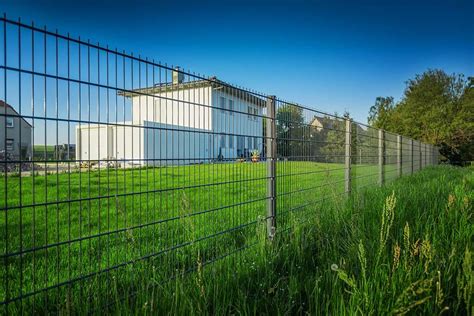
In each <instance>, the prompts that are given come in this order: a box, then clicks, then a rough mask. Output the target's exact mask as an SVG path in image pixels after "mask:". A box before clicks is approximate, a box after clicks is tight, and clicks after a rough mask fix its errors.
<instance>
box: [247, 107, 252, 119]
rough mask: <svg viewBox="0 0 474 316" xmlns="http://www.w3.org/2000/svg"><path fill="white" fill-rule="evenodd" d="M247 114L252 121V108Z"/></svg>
mask: <svg viewBox="0 0 474 316" xmlns="http://www.w3.org/2000/svg"><path fill="white" fill-rule="evenodd" d="M247 114H248V115H247V116H248V118H249V120H251V119H252V107H250V106H248V107H247Z"/></svg>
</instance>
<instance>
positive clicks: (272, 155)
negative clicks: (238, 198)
mask: <svg viewBox="0 0 474 316" xmlns="http://www.w3.org/2000/svg"><path fill="white" fill-rule="evenodd" d="M275 100H276V97H275V96H270V97H268V98H267V126H266V129H267V131H266V136H267V138H266V142H267V233H268V238H269V239H273V237H274V236H275V230H276V153H277V151H276V123H275V116H276V114H275Z"/></svg>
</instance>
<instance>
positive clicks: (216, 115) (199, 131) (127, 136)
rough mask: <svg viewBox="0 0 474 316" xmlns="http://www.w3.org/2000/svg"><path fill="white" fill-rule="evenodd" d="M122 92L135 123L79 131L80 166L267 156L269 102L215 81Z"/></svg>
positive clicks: (178, 78)
mask: <svg viewBox="0 0 474 316" xmlns="http://www.w3.org/2000/svg"><path fill="white" fill-rule="evenodd" d="M183 77H184V76H183V75H182V73H179V71H174V72H173V79H172V82H170V83H164V84H157V85H154V86H153V87H148V88H143V89H136V90H133V92H119V95H120V96H123V97H127V98H132V120H131V121H129V122H116V123H112V124H99V125H97V124H90V125H89V124H85V125H79V126H77V127H76V153H77V160H81V161H88V160H92V161H97V160H104V159H112V160H115V159H117V160H121V161H124V162H126V163H128V164H136V165H145V164H148V165H150V164H152V165H162V164H192V163H202V162H210V161H215V160H228V159H229V160H234V159H236V158H239V157H248V156H249V155H250V153H251V151H253V150H258V151H260V152H262V151H263V144H264V141H263V118H262V115H263V109H264V107H265V100H264V99H262V98H259V97H256V96H255V95H253V94H251V93H248V92H245V91H242V90H240V89H237V88H234V87H231V86H228V85H227V84H225V83H224V82H222V81H219V80H217V79H215V78H211V79H209V80H194V81H189V82H184V80H183V79H184V78H183Z"/></svg>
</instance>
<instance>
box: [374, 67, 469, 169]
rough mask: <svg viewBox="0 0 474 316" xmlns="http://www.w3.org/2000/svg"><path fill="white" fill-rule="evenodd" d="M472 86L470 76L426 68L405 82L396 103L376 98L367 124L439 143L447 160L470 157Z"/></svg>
mask: <svg viewBox="0 0 474 316" xmlns="http://www.w3.org/2000/svg"><path fill="white" fill-rule="evenodd" d="M473 89H474V84H473V80H472V79H471V78H469V79H468V80H466V79H465V77H464V76H463V75H456V74H452V75H448V74H446V73H445V72H444V71H442V70H428V71H426V72H424V73H423V74H421V75H416V76H415V78H414V79H409V80H408V81H407V87H406V89H405V92H404V96H403V98H402V100H401V101H400V102H398V103H397V104H390V102H389V101H390V99H392V100H393V98H377V101H376V104H375V105H374V106H373V107H372V108H371V110H370V112H369V124H370V125H372V126H374V127H379V128H384V129H386V130H389V131H392V132H395V133H399V134H401V135H405V136H409V137H412V138H414V139H418V140H421V141H423V142H426V143H430V144H434V145H436V146H439V147H440V148H441V154H442V155H443V156H445V157H446V158H447V159H448V160H449V161H450V162H451V163H455V164H461V163H463V162H466V161H470V160H473V159H474V151H473V142H474V122H473V121H474V119H473V118H474V96H473V94H474V92H473ZM387 99H388V100H387Z"/></svg>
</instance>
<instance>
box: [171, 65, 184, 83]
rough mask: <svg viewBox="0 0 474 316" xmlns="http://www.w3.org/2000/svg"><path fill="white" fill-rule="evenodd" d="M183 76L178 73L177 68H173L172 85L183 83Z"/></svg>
mask: <svg viewBox="0 0 474 316" xmlns="http://www.w3.org/2000/svg"><path fill="white" fill-rule="evenodd" d="M183 81H184V74H183V73H182V72H179V67H175V68H174V70H173V84H178V83H183Z"/></svg>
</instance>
